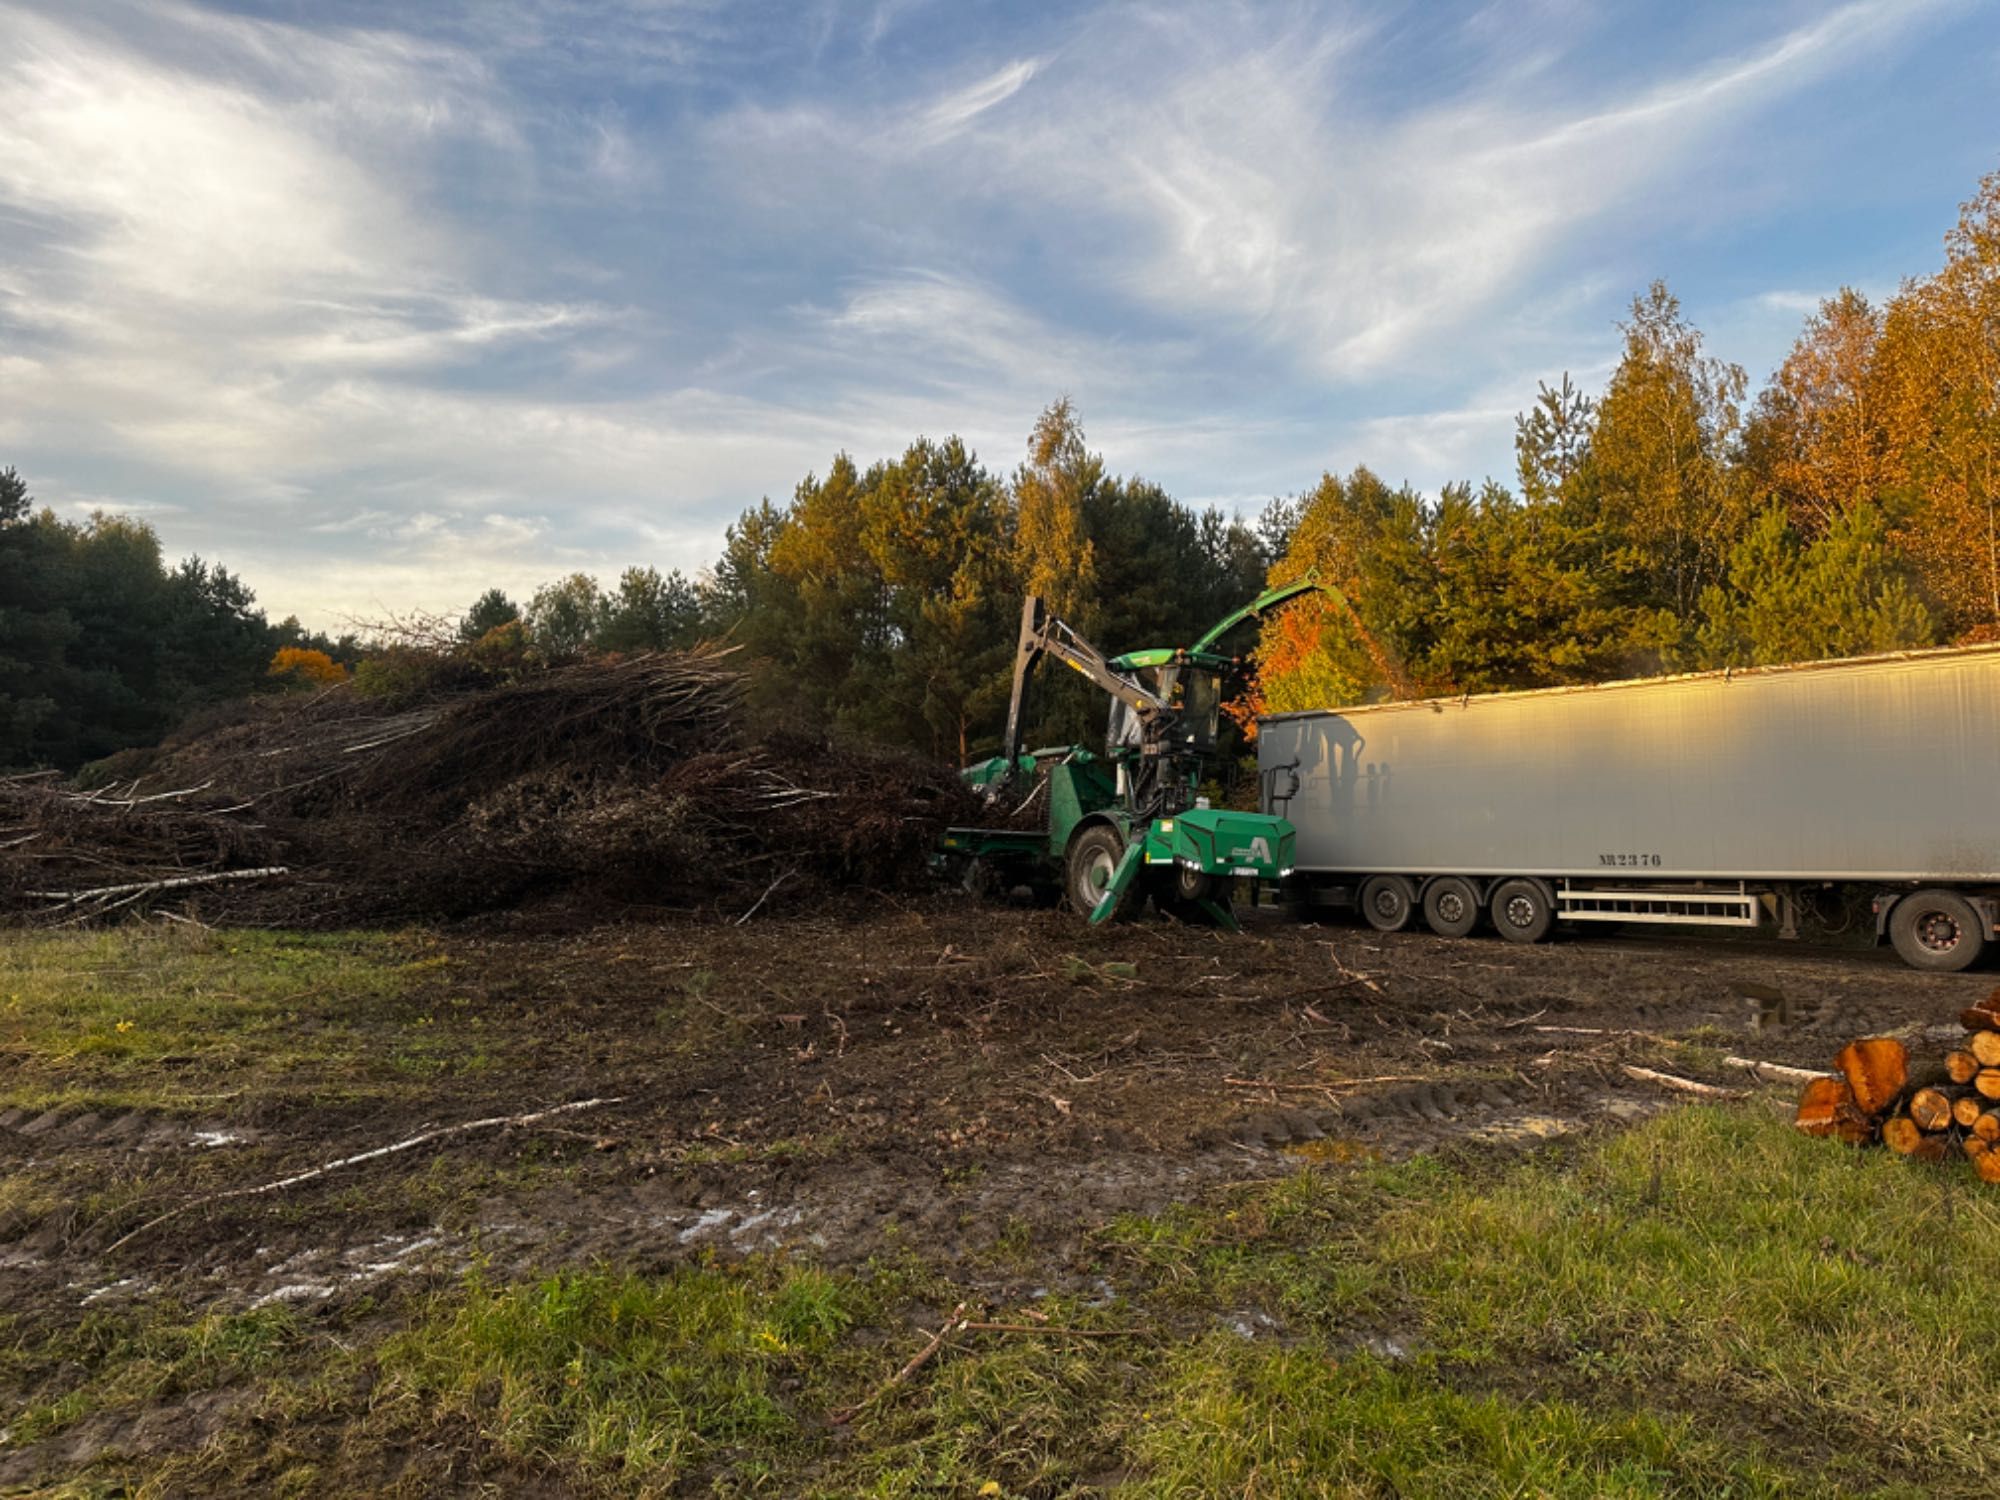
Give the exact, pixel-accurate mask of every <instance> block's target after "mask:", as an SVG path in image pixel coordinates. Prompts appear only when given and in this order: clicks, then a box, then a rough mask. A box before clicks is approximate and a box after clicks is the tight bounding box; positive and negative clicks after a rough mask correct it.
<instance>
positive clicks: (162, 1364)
mask: <svg viewBox="0 0 2000 1500" xmlns="http://www.w3.org/2000/svg"><path fill="white" fill-rule="evenodd" d="M302 1342H303V1340H302V1336H301V1331H300V1328H299V1325H298V1322H297V1320H296V1319H295V1318H294V1317H293V1315H292V1313H291V1311H290V1310H289V1309H287V1308H284V1307H268V1308H258V1309H255V1310H253V1311H250V1312H242V1313H218V1312H208V1313H194V1314H191V1313H189V1312H187V1310H186V1309H184V1308H182V1307H180V1306H179V1305H177V1304H162V1305H159V1306H155V1307H153V1308H150V1309H148V1310H147V1311H146V1312H144V1313H142V1314H134V1313H130V1312H124V1313H89V1312H86V1314H85V1315H84V1316H83V1317H82V1318H81V1319H80V1320H79V1321H78V1322H77V1323H76V1324H75V1325H74V1326H72V1327H70V1328H67V1329H64V1330H62V1331H60V1332H59V1333H57V1334H55V1335H53V1336H51V1337H47V1338H43V1339H26V1338H17V1339H15V1340H14V1341H12V1342H11V1343H8V1344H6V1345H4V1346H0V1381H4V1383H5V1385H6V1386H8V1387H13V1388H16V1389H19V1388H21V1387H22V1386H23V1385H25V1384H28V1383H30V1382H38V1383H40V1384H42V1385H43V1387H44V1392H45V1393H44V1394H43V1395H41V1396H39V1397H37V1398H34V1399H30V1400H29V1401H27V1402H25V1403H23V1405H22V1406H21V1407H20V1409H19V1410H18V1411H17V1412H16V1413H15V1414H14V1415H13V1417H12V1420H11V1423H10V1436H9V1441H10V1442H11V1443H32V1442H35V1441H37V1440H39V1439H41V1438H44V1437H48V1436H51V1435H53V1434H55V1433H58V1432H61V1431H62V1430H63V1429H64V1428H66V1427H68V1426H69V1425H70V1424H72V1423H73V1422H75V1421H77V1420H78V1419H79V1418H81V1417H84V1416H87V1415H89V1414H90V1413H91V1412H95V1411H103V1410H141V1409H144V1408H146V1407H149V1406H153V1405H157V1404H159V1403H161V1402H166V1401H173V1400H176V1399H178V1398H180V1397H183V1396H187V1395H192V1394H195V1393H197V1392H201V1391H209V1390H215V1389H219V1388H222V1387H225V1386H231V1385H241V1384H244V1383H246V1382H249V1381H252V1380H255V1379H257V1378H259V1377H261V1376H266V1375H269V1374H272V1373H274V1372H275V1371H277V1370H278V1368H279V1367H280V1366H281V1364H282V1363H283V1362H284V1361H285V1360H287V1359H288V1358H289V1357H290V1356H291V1354H292V1353H293V1352H294V1351H295V1350H296V1349H297V1348H298V1347H299V1346H300V1345H301V1343H302Z"/></svg>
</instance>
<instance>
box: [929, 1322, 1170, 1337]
mask: <svg viewBox="0 0 2000 1500" xmlns="http://www.w3.org/2000/svg"><path fill="white" fill-rule="evenodd" d="M958 1326H960V1328H962V1330H964V1332H968V1334H1060V1336H1062V1338H1138V1336H1140V1332H1142V1330H1140V1328H1060V1326H1056V1324H1050V1322H962V1324H958Z"/></svg>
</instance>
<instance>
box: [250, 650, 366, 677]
mask: <svg viewBox="0 0 2000 1500" xmlns="http://www.w3.org/2000/svg"><path fill="white" fill-rule="evenodd" d="M266 675H267V676H271V677H282V678H285V679H287V680H289V681H292V682H296V683H301V684H313V683H322V684H323V683H335V682H345V681H347V668H345V667H343V666H342V665H341V664H340V663H339V662H337V661H335V660H334V659H333V658H332V657H331V656H328V655H327V654H326V653H325V652H324V651H313V650H310V649H308V648H306V647H303V646H285V647H282V648H281V649H280V650H279V651H278V653H277V654H276V655H275V656H273V657H272V658H271V665H270V666H269V668H267V669H266Z"/></svg>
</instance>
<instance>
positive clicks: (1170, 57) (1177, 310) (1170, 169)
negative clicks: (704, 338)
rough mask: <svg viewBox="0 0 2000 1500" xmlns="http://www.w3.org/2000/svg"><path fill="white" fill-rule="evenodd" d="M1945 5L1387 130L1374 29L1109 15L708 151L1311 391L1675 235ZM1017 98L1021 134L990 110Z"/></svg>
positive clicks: (1385, 367)
mask: <svg viewBox="0 0 2000 1500" xmlns="http://www.w3.org/2000/svg"><path fill="white" fill-rule="evenodd" d="M1943 3H1944V0H1856V3H1850V4H1848V5H1846V6H1843V7H1841V8H1840V9H1838V10H1835V11H1832V12H1830V13H1826V14H1823V15H1821V16H1819V17H1817V18H1816V19H1813V20H1811V21H1809V22H1807V23H1806V24H1803V25H1801V26H1799V27H1798V28H1797V29H1795V30H1793V31H1791V32H1789V33H1786V34H1784V35H1781V36H1778V37H1776V38H1774V39H1772V40H1770V41H1768V42H1767V43H1765V44H1764V45H1762V46H1761V47H1756V48H1752V49H1750V50H1749V51H1747V52H1745V53H1744V54H1743V55H1741V56H1738V57H1731V58H1727V59H1723V60H1721V61H1715V62H1711V63H1708V64H1706V65H1702V66H1697V67H1694V68H1692V69H1690V70H1689V71H1687V72H1685V73H1683V74H1682V75H1680V76H1674V77H1669V78H1666V79H1664V80H1661V81H1657V82H1655V83H1653V84H1652V85H1651V86H1641V87H1640V88H1639V89H1638V90H1637V94H1636V98H1634V97H1632V96H1633V93H1634V90H1633V86H1632V83H1631V80H1629V79H1617V80H1608V81H1607V82H1606V84H1605V85H1604V86H1603V87H1602V88H1601V89H1595V90H1591V89H1579V88H1577V87H1575V86H1572V87H1571V88H1570V89H1568V90H1567V91H1564V90H1562V89H1560V88H1558V87H1556V86H1554V85H1553V84H1551V83H1550V82H1548V81H1547V80H1543V81H1541V82H1540V83H1539V84H1538V85H1537V86H1535V87H1533V88H1524V87H1523V86H1522V84H1523V76H1522V75H1523V71H1524V70H1526V71H1528V72H1536V71H1539V70H1543V69H1544V68H1545V67H1546V62H1547V59H1546V58H1539V60H1537V57H1539V54H1535V55H1533V56H1529V57H1517V56H1513V55H1509V54H1506V53H1501V54H1499V55H1496V56H1495V57H1494V58H1492V59H1491V60H1490V61H1491V66H1490V67H1488V68H1486V69H1484V70H1483V72H1482V74H1481V75H1480V81H1476V82H1474V83H1473V84H1471V85H1469V86H1467V87H1464V88H1461V89H1459V90H1456V91H1453V90H1446V91H1444V92H1442V93H1440V94H1439V95H1438V96H1437V97H1436V98H1435V99H1432V100H1425V101H1421V102H1416V103H1413V104H1410V105H1408V106H1407V107H1403V108H1398V109H1395V110H1393V111H1387V110H1384V109H1383V107H1382V105H1381V102H1380V100H1379V99H1378V98H1376V97H1373V96H1372V95H1371V93H1370V90H1369V84H1370V83H1371V81H1372V74H1373V73H1374V72H1375V71H1377V70H1379V69H1380V67H1381V65H1382V48H1383V47H1384V46H1386V45H1388V43H1387V42H1386V41H1384V40H1382V39H1379V38H1376V37H1375V36H1373V35H1372V34H1371V32H1370V30H1369V28H1368V27H1366V26H1365V25H1362V24H1359V23H1355V22H1352V21H1347V20H1344V19H1343V20H1341V21H1330V20H1328V19H1327V18H1326V16H1325V15H1324V13H1322V12H1318V11H1307V12H1305V13H1304V14H1303V16H1302V17H1301V18H1298V19H1295V20H1293V21H1292V22H1290V23H1289V24H1282V23H1281V24H1274V23H1273V16H1274V13H1273V12H1272V11H1271V10H1269V9H1267V8H1262V7H1220V6H1218V7H1206V8H1204V9H1203V11H1202V12H1201V14H1200V16H1199V17H1198V18H1197V17H1190V16H1186V15H1182V14H1178V13H1161V12H1157V11H1146V10H1132V9H1127V8H1123V7H1119V8H1114V9H1110V10H1107V11H1104V12H1101V13H1100V14H1099V18H1098V19H1097V20H1096V21H1095V22H1093V23H1091V24H1087V25H1086V26H1085V27H1083V28H1082V30H1081V33H1080V34H1079V35H1078V36H1077V38H1076V39H1075V41H1074V43H1073V45H1071V46H1068V47H1066V48H1064V49H1063V50H1062V51H1061V52H1060V53H1058V54H1054V55H1052V56H1051V57H1049V58H1047V59H1045V60H1044V61H1043V63H1042V65H1041V66H1040V67H1038V68H1036V69H1034V70H1033V71H1032V72H1024V65H1022V64H1013V65H1010V66H1009V67H1007V68H1004V69H1002V70H1000V71H998V72H996V73H993V74H991V75H990V76H989V77H987V78H986V79H984V80H983V81H982V82H981V83H979V84H977V85H975V86H973V87H971V88H966V87H962V86H961V87H956V88H953V89H949V90H945V91H943V92H940V93H938V94H936V95H934V96H932V97H930V98H928V99H926V100H921V101H919V102H917V103H915V104H905V103H903V102H901V101H898V102H896V103H894V104H892V105H890V106H888V107H886V108H883V109H877V110H872V111H869V110H863V111H858V112H857V111H854V110H852V109H851V108H849V109H843V108H840V107H835V106H815V105H792V106H788V107H786V108H783V109H778V110H769V109H764V108H760V107H752V108H748V109H744V110H741V111H738V112H737V113H736V114H734V115H732V116H730V117H727V118H726V119H724V120H723V121H721V122H720V123H719V124H718V126H717V127H716V140H717V148H718V150H719V151H721V152H722V153H724V154H725V156H727V157H729V158H730V159H731V160H732V161H733V163H734V165H735V168H736V176H737V179H738V180H739V181H742V182H744V183H745V184H746V185H747V189H748V191H750V192H752V193H755V194H757V195H760V196H761V197H763V198H764V199H765V200H766V201H769V202H772V203H778V204H786V205H792V206H795V205H796V204H797V203H798V202H799V201H800V199H801V197H803V198H805V199H807V200H812V199H814V198H821V197H823V198H824V200H825V201H827V202H829V203H831V202H837V201H841V200H843V199H848V198H851V196H852V195H853V194H854V193H856V192H857V191H858V192H860V193H862V194H864V195H866V196H867V197H868V198H870V199H872V200H873V201H874V202H875V204H876V205H877V207H878V209H879V211H881V212H883V213H886V214H890V215H892V216H894V215H904V214H910V215H920V216H928V217H929V218H930V219H932V220H935V219H936V218H938V217H940V216H944V215H952V216H955V218H956V220H957V222H958V223H960V224H961V225H964V224H967V223H971V224H981V225H983V224H987V223H990V222H991V221H992V220H993V219H995V218H996V217H997V218H1002V219H1005V220H1007V221H1008V222H1010V224H1011V225H1012V226H1013V227H1014V228H1015V229H1016V230H1017V231H1026V232H1030V233H1036V234H1042V235H1050V237H1051V239H1052V242H1053V245H1054V247H1055V248H1056V250H1057V252H1058V253H1060V254H1062V255H1064V256H1066V257H1071V258H1073V260H1074V264H1075V266H1076V269H1077V271H1078V273H1079V274H1080V275H1082V276H1085V277H1090V278H1094V279H1095V280H1096V281H1097V283H1098V284H1099V285H1100V286H1102V287H1104V288H1106V289H1107V290H1110V291H1113V292H1115V293H1116V294H1117V295H1118V296H1119V297H1121V298H1122V299H1125V300H1126V301H1127V302H1128V303H1129V304H1132V305H1136V306H1140V307H1144V308H1146V309H1148V310H1149V311H1150V312H1152V313H1154V314H1156V315H1163V316H1166V317H1169V318H1173V319H1177V320H1181V321H1182V322H1184V323H1186V324H1189V325H1191V326H1192V325H1194V324H1197V323H1198V324H1201V325H1203V326H1205V327H1207V328H1209V329H1210V330H1226V329H1234V330H1235V331H1236V333H1238V334H1239V335H1240V336H1242V337H1245V338H1248V339H1253V340H1256V341H1258V342H1261V343H1263V344H1265V345H1267V346H1271V347H1274V348H1277V349H1280V350H1284V351H1286V352H1287V353H1288V354H1289V356H1290V357H1291V358H1292V359H1294V360H1295V361H1297V362H1298V363H1299V364H1300V365H1301V366H1303V368H1304V369H1306V370H1308V371H1310V372H1312V373H1314V374H1316V375H1318V376H1320V377H1323V378H1330V379H1336V380H1363V379H1372V378H1375V377H1378V376H1380V375H1381V374H1383V373H1384V372H1394V371H1402V372H1405V373H1417V372H1419V371H1421V372H1424V373H1430V374H1435V373H1436V372H1437V369H1438V366H1439V364H1440V363H1441V361H1442V359H1443V357H1444V353H1445V351H1446V350H1448V349H1450V348H1451V340H1452V335H1453V334H1455V333H1458V332H1461V331H1463V330H1464V329H1466V328H1467V327H1468V326H1470V325H1471V324H1472V322H1473V321H1474V320H1476V319H1479V318H1483V317H1485V316H1487V315H1489V314H1491V313H1492V312H1493V311H1494V310H1495V309H1497V308H1501V307H1502V306H1503V304H1504V299H1505V298H1507V297H1508V296H1509V295H1510V294H1512V293H1514V292H1516V291H1517V290H1518V289H1519V288H1520V287H1521V286H1522V285H1523V284H1524V283H1525V281H1526V280H1527V279H1528V277H1529V275H1530V273H1531V272H1534V271H1538V270H1546V268H1547V267H1548V266H1549V264H1550V263H1551V261H1552V260H1554V259H1555V258H1557V257H1559V256H1560V255H1561V253H1562V252H1563V251H1564V249H1565V247H1566V246H1567V245H1568V244H1570V243H1571V242H1573V241H1574V240H1575V239H1576V238H1577V237H1578V236H1579V235H1580V234H1581V233H1582V232H1583V231H1585V230H1586V229H1587V228H1589V227H1590V226H1592V225H1593V224H1597V223H1602V222H1603V221H1605V220H1607V219H1608V218H1610V217H1611V216H1614V215H1616V216H1620V217H1621V219H1622V220H1623V224H1624V227H1625V228H1627V230H1628V231H1629V229H1630V228H1631V227H1632V226H1633V225H1635V224H1643V223H1654V224H1657V225H1659V226H1660V227H1662V228H1663V229H1664V228H1666V227H1669V225H1670V224H1671V221H1672V218H1673V216H1674V215H1676V214H1679V213H1682V212H1683V209H1682V208H1680V207H1677V206H1676V204H1677V203H1678V202H1679V201H1680V200H1681V197H1682V190H1674V191H1669V185H1670V184H1674V183H1676V182H1677V180H1678V179H1679V178H1680V177H1681V176H1682V175H1683V174H1686V173H1690V172H1693V171H1695V170H1696V169H1697V168H1698V167H1699V166H1700V165H1701V164H1702V163H1703V161H1704V155H1705V153H1706V151H1707V150H1708V149H1709V148H1710V146H1711V145H1712V143H1713V142H1715V141H1716V140H1718V139H1720V138H1722V137H1723V136H1724V135H1726V133H1727V132H1728V131H1730V130H1731V129H1733V128H1735V127H1736V126H1738V125H1739V124H1740V123H1741V122H1742V121H1743V120H1744V119H1745V118H1746V117H1748V116H1749V115H1750V114H1751V113H1752V112H1754V111H1756V110H1759V109H1761V108H1763V107H1765V106H1767V105H1769V104H1771V103H1773V102H1775V101H1777V100H1779V99H1782V98H1784V97H1786V96H1787V95H1789V94H1791V93H1793V92H1795V91H1797V90H1799V89H1801V88H1803V87H1806V86H1807V85H1809V84H1811V83H1812V82H1813V81H1815V80H1816V79H1818V78H1820V77H1822V76H1824V75H1825V73H1826V72H1828V71H1829V70H1831V69H1834V68H1837V67H1843V66H1849V65H1854V64H1858V63H1863V62H1866V61H1869V60H1870V59H1871V58H1872V57H1873V56H1874V55H1875V54H1876V53H1877V52H1878V51H1879V49H1880V48H1882V47H1883V46H1885V45H1887V44H1889V43H1890V42H1891V41H1893V40H1894V39H1895V37H1896V36H1897V35H1898V34H1900V33H1903V32H1907V31H1909V30H1911V29H1912V28H1914V27H1915V26H1917V25H1920V24H1921V23H1922V22H1923V21H1924V20H1925V19H1926V18H1927V17H1928V16H1930V15H1932V14H1935V13H1936V12H1938V11H1939V10H1940V9H1941V8H1943ZM1495 45H1502V43H1496V44H1495ZM1530 63H1532V64H1533V66H1530ZM1030 80H1032V86H1033V101H1034V108H1033V109H1032V110H1027V109H1017V110H1009V111H1006V112H1005V115H1006V117H1005V118H1004V119H989V118H987V117H986V115H985V114H984V113H983V112H982V111H983V110H984V109H990V108H991V103H990V100H1003V99H1006V98H1008V97H1010V96H1011V95H1013V94H1014V93H1015V92H1017V91H1018V90H1020V89H1021V88H1023V87H1024V86H1026V85H1028V83H1029V82H1030ZM1606 96H1610V97H1617V98H1620V99H1621V100H1629V101H1630V102H1621V103H1618V104H1616V105H1612V106H1606V105H1605V104H1603V103H1601V102H1600V101H1601V99H1602V98H1604V97H1606ZM933 121H949V122H951V123H952V126H953V129H952V131H951V132H950V133H949V138H948V139H944V140H941V139H940V138H939V134H938V132H937V131H935V130H933V129H929V128H927V127H928V126H929V124H930V123H931V122H933ZM1052 228H1053V229H1054V230H1055V231H1056V232H1055V233H1053V234H1051V230H1052ZM1454 352H1455V351H1454Z"/></svg>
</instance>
